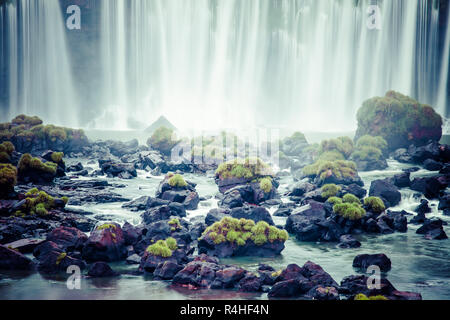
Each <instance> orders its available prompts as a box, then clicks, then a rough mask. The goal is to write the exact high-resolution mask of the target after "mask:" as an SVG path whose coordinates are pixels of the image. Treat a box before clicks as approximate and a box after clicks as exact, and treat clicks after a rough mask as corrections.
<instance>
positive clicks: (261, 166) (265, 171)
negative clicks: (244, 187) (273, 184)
mask: <svg viewBox="0 0 450 320" xmlns="http://www.w3.org/2000/svg"><path fill="white" fill-rule="evenodd" d="M272 175H273V173H272V170H271V169H270V167H269V165H267V164H266V163H264V162H263V161H262V160H261V159H259V158H246V159H245V160H242V159H235V160H231V161H228V162H224V163H222V164H220V165H219V167H218V168H217V170H216V177H218V178H220V179H221V180H224V179H229V178H245V179H249V180H253V179H255V178H258V177H264V176H272Z"/></svg>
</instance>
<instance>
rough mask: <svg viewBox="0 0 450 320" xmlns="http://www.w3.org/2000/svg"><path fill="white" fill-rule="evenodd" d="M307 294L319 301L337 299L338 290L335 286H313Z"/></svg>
mask: <svg viewBox="0 0 450 320" xmlns="http://www.w3.org/2000/svg"><path fill="white" fill-rule="evenodd" d="M307 296H308V297H310V298H312V299H313V300H319V301H320V300H322V301H333V300H339V292H338V290H337V289H336V288H335V287H323V286H315V287H314V288H312V289H311V290H310V291H309V292H308V293H307Z"/></svg>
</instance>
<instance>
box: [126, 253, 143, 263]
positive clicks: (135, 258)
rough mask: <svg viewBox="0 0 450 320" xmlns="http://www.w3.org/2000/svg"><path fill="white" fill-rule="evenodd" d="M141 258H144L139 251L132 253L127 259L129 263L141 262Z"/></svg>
mask: <svg viewBox="0 0 450 320" xmlns="http://www.w3.org/2000/svg"><path fill="white" fill-rule="evenodd" d="M141 259H142V258H141V257H140V256H139V255H138V254H137V253H135V254H132V255H131V256H129V257H128V258H127V259H126V262H127V263H128V264H140V263H141Z"/></svg>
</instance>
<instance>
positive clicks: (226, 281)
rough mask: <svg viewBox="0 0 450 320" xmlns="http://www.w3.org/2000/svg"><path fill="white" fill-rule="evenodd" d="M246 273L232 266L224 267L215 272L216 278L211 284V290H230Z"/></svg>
mask: <svg viewBox="0 0 450 320" xmlns="http://www.w3.org/2000/svg"><path fill="white" fill-rule="evenodd" d="M245 275H246V271H245V270H244V269H242V268H238V267H234V266H225V267H224V268H222V269H221V270H217V271H216V276H215V279H214V281H213V283H212V284H211V289H232V288H234V287H236V286H237V285H238V283H239V282H240V280H241V279H242V278H244V277H245Z"/></svg>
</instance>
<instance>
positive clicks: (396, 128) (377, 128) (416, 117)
mask: <svg viewBox="0 0 450 320" xmlns="http://www.w3.org/2000/svg"><path fill="white" fill-rule="evenodd" d="M357 120H358V130H357V132H356V136H357V137H362V136H364V135H371V136H374V137H376V136H382V137H383V138H384V139H385V140H386V141H387V143H388V146H389V150H391V151H393V150H395V149H397V148H402V147H404V148H407V147H408V146H409V145H411V144H412V143H415V144H416V145H420V144H425V143H427V142H428V141H429V140H434V141H439V140H440V139H441V137H442V117H441V116H440V115H439V114H437V113H436V112H435V111H434V109H433V108H432V107H431V106H428V105H424V104H421V103H419V102H418V101H416V100H414V99H412V98H411V97H408V96H406V95H403V94H401V93H398V92H395V91H389V92H387V93H386V95H385V96H384V97H375V98H372V99H369V100H367V101H365V102H364V103H363V105H362V107H361V108H360V109H359V110H358V113H357Z"/></svg>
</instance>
